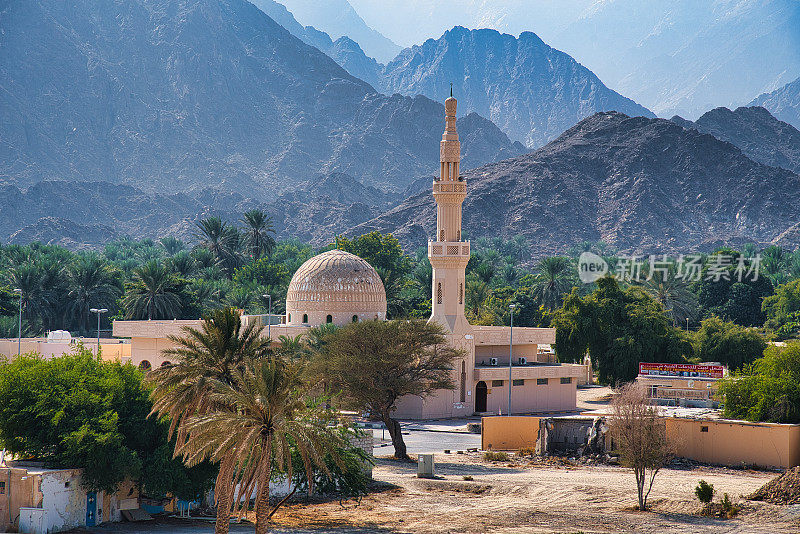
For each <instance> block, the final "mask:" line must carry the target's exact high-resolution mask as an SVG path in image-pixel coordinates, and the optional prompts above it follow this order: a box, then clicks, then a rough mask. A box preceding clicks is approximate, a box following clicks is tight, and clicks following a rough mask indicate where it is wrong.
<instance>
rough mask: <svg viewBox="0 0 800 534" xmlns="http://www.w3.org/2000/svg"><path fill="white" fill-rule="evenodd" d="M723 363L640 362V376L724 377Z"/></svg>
mask: <svg viewBox="0 0 800 534" xmlns="http://www.w3.org/2000/svg"><path fill="white" fill-rule="evenodd" d="M724 375H725V368H724V367H723V366H721V365H694V364H690V363H651V362H639V376H675V377H685V378H722V377H723V376H724Z"/></svg>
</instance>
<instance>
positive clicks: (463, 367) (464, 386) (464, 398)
mask: <svg viewBox="0 0 800 534" xmlns="http://www.w3.org/2000/svg"><path fill="white" fill-rule="evenodd" d="M459 398H460V399H461V400H460V402H467V367H466V364H465V363H464V362H463V361H462V362H461V394H460V395H459Z"/></svg>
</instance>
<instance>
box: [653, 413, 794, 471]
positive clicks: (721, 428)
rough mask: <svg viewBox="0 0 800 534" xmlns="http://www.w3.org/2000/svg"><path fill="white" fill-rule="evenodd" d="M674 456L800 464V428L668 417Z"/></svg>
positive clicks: (733, 462)
mask: <svg viewBox="0 0 800 534" xmlns="http://www.w3.org/2000/svg"><path fill="white" fill-rule="evenodd" d="M666 428H667V438H668V439H669V440H670V442H671V443H672V444H673V446H674V447H675V452H676V454H677V456H679V457H683V458H689V459H691V460H696V461H698V462H705V463H710V464H719V465H730V466H739V465H756V466H759V467H780V468H789V467H794V466H797V465H800V425H781V424H776V423H750V422H746V421H731V420H702V419H681V418H668V419H667V420H666Z"/></svg>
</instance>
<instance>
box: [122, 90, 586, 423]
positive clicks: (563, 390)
mask: <svg viewBox="0 0 800 534" xmlns="http://www.w3.org/2000/svg"><path fill="white" fill-rule="evenodd" d="M440 155H441V157H440V168H439V178H438V179H437V180H435V181H434V182H433V197H434V200H435V201H436V206H437V224H436V236H435V237H436V239H435V240H434V241H430V242H429V243H428V258H429V259H430V262H431V265H432V267H433V288H432V291H433V295H432V299H433V300H432V303H433V304H432V305H433V313H432V315H431V318H430V320H431V321H436V322H438V323H439V324H441V325H442V326H443V327H444V328H445V330H446V332H447V336H448V338H449V340H450V342H451V343H452V344H453V346H455V347H458V348H461V349H463V350H464V357H463V358H462V359H460V360H459V361H457V362H455V365H454V369H453V375H454V376H453V378H454V382H455V384H456V388H455V390H453V391H448V390H444V391H441V392H440V393H439V394H437V395H434V396H432V397H428V398H425V399H422V398H419V397H406V398H403V399H401V401H400V402H399V403H398V407H397V416H398V417H400V418H408V419H431V418H440V417H461V416H469V415H472V414H474V413H508V410H509V402H508V401H509V387H510V388H511V399H512V400H511V411H512V412H513V413H540V412H557V411H568V410H574V409H575V394H576V387H577V383H578V380H579V379H580V378H583V376H584V375H585V372H586V370H585V367H584V366H582V365H571V364H558V363H555V361H554V358H553V354H552V351H551V350H550V344H552V343H554V342H555V330H554V329H552V328H526V327H515V328H514V329H513V332H514V337H513V348H512V343H511V341H512V339H511V328H509V327H504V326H472V325H470V324H469V322H468V321H467V318H466V316H465V315H464V296H465V295H464V292H465V281H466V280H465V279H466V274H465V269H466V266H467V262H468V261H469V258H470V243H469V241H464V240H463V239H462V235H461V206H462V203H463V202H464V199H465V198H466V196H467V183H466V181H464V180H463V179H462V177H461V175H460V172H459V171H460V169H459V165H460V159H461V154H460V143H459V140H458V132H457V131H456V99H455V98H453V97H450V98H448V99H447V100H446V101H445V131H444V134H443V135H442V141H441V145H440ZM385 318H386V292H385V290H384V287H383V283H382V282H381V278H380V276H379V275H378V273H377V272H376V271H375V269H373V268H372V266H371V265H369V264H368V263H367V262H366V261H364V260H362V259H361V258H359V257H357V256H354V255H353V254H349V253H347V252H344V251H341V250H331V251H328V252H324V253H322V254H320V255H318V256H315V257H313V258H311V259H310V260H308V261H307V262H306V263H304V264H303V265H302V266H301V267H300V268H299V269H298V270H297V272H296V273H295V274H294V276H293V277H292V281H291V283H290V284H289V289H288V292H287V295H286V315H284V316H281V317H280V318H279V319H278V320H277V321H276V320H275V318H274V317H266V316H262V315H258V316H244V318H243V319H244V321H245V322H247V323H250V322H254V321H255V322H259V323H260V324H268V323H278V324H269V326H268V330H265V332H264V333H265V334H269V335H270V336H271V337H272V339H277V338H278V337H279V336H282V335H286V336H296V335H298V334H303V333H305V332H307V330H308V329H309V328H311V327H313V326H318V325H322V324H325V323H332V324H335V325H340V326H341V325H344V324H346V323H348V322H352V321H362V320H374V319H385ZM199 325H200V322H199V321H115V322H114V335H115V336H118V337H125V338H130V340H131V347H132V349H131V353H130V358H131V361H132V363H134V364H135V365H139V366H141V367H144V368H150V367H155V366H160V365H164V364H166V363H168V359H167V358H165V357H164V356H163V355H162V351H163V350H164V349H166V348H169V347H170V346H171V345H172V344H171V342H170V341H169V339H168V337H169V336H170V335H181V333H182V328H183V327H185V326H191V327H195V328H196V327H199ZM509 363H511V365H509Z"/></svg>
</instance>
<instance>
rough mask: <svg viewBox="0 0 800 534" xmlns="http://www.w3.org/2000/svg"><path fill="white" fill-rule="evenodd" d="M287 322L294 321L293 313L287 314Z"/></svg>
mask: <svg viewBox="0 0 800 534" xmlns="http://www.w3.org/2000/svg"><path fill="white" fill-rule="evenodd" d="M286 322H287V323H291V322H292V314H291V313H290V314H288V315H287V316H286Z"/></svg>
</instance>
